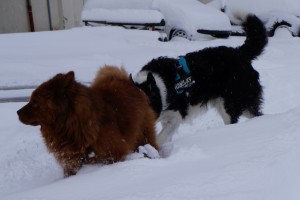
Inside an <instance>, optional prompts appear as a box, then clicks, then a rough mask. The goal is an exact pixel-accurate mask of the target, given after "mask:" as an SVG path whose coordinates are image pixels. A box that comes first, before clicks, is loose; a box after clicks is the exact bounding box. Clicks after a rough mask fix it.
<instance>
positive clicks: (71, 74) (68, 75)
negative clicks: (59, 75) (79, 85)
mask: <svg viewBox="0 0 300 200" xmlns="http://www.w3.org/2000/svg"><path fill="white" fill-rule="evenodd" d="M65 80H66V82H69V81H74V80H75V73H74V71H69V72H68V73H66V75H65Z"/></svg>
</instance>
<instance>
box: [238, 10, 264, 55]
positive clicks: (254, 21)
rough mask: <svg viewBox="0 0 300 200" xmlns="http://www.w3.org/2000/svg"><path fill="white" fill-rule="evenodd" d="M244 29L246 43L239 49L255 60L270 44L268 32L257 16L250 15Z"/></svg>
mask: <svg viewBox="0 0 300 200" xmlns="http://www.w3.org/2000/svg"><path fill="white" fill-rule="evenodd" d="M243 29H244V31H245V33H246V36H247V38H246V41H245V43H244V44H243V45H242V46H240V47H239V49H240V50H241V51H242V52H243V53H244V55H246V56H247V57H248V59H249V60H254V59H255V58H256V57H257V56H259V55H260V54H261V53H262V52H263V50H264V47H265V46H266V45H267V43H268V36H267V31H266V28H265V26H264V24H263V23H262V21H261V20H260V19H258V17H256V16H255V15H248V16H247V18H246V21H245V22H244V23H243Z"/></svg>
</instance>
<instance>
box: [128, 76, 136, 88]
mask: <svg viewBox="0 0 300 200" xmlns="http://www.w3.org/2000/svg"><path fill="white" fill-rule="evenodd" d="M129 79H130V80H131V82H132V83H133V85H135V86H137V84H136V83H135V82H134V80H133V78H132V74H129Z"/></svg>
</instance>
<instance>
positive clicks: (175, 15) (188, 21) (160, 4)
mask: <svg viewBox="0 0 300 200" xmlns="http://www.w3.org/2000/svg"><path fill="white" fill-rule="evenodd" d="M153 7H154V8H156V9H157V10H159V11H161V12H162V13H163V15H164V17H165V20H166V23H167V24H168V25H169V26H170V27H174V28H177V29H183V30H186V31H188V32H189V33H192V34H195V33H197V30H198V29H205V30H224V31H227V30H229V31H230V30H231V25H230V21H229V19H228V17H226V15H225V14H224V13H222V12H220V11H218V10H216V9H214V8H211V7H209V6H206V5H204V4H202V3H200V2H198V1H196V0H154V2H153Z"/></svg>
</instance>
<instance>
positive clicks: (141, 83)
mask: <svg viewBox="0 0 300 200" xmlns="http://www.w3.org/2000/svg"><path fill="white" fill-rule="evenodd" d="M130 79H131V80H132V82H133V84H134V85H135V86H137V87H138V88H140V89H141V90H143V91H144V93H145V94H146V95H147V96H148V98H149V102H150V106H151V107H152V109H153V110H154V111H155V113H156V116H157V118H158V117H159V116H160V113H161V112H162V98H161V95H160V94H161V93H160V89H159V88H158V86H157V83H156V81H155V78H154V76H153V74H152V73H151V72H148V74H147V77H146V76H145V77H143V78H140V79H141V80H136V81H134V80H133V79H132V76H131V74H130Z"/></svg>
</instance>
